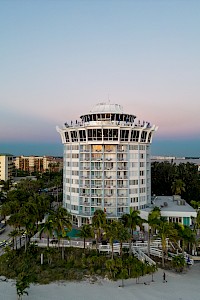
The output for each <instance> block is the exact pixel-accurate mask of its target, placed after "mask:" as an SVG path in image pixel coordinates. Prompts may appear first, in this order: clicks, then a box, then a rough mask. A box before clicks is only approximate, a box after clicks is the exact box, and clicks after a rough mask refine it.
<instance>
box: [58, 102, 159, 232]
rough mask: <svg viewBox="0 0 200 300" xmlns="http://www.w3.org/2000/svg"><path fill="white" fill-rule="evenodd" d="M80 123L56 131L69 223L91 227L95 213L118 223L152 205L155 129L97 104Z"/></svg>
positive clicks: (119, 110)
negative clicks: (62, 159)
mask: <svg viewBox="0 0 200 300" xmlns="http://www.w3.org/2000/svg"><path fill="white" fill-rule="evenodd" d="M80 118H81V122H78V121H76V122H75V123H73V122H71V123H70V124H69V125H68V124H67V123H65V126H64V127H63V128H62V129H60V128H58V127H57V131H58V132H59V133H60V135H61V139H62V143H63V144H64V161H63V205H64V207H65V208H67V210H68V211H69V212H70V213H71V214H72V216H73V223H74V224H76V225H78V226H82V224H85V223H88V222H90V219H91V218H92V216H93V214H94V212H95V210H97V209H102V210H104V211H105V213H106V215H107V217H108V218H119V217H121V216H122V215H123V214H125V213H129V212H130V208H131V207H132V209H135V210H138V209H142V208H144V207H145V206H146V205H147V203H149V202H150V201H151V162H150V144H151V142H152V136H153V132H154V131H155V130H156V129H157V128H156V127H155V125H153V126H151V125H150V123H149V122H145V121H143V122H140V121H138V122H136V116H135V115H132V114H128V113H124V111H123V108H122V106H120V105H118V104H105V103H99V104H97V105H96V106H95V107H94V108H93V109H92V110H91V111H90V112H89V113H88V114H86V115H82V116H81V117H80Z"/></svg>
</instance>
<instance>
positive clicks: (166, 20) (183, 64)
mask: <svg viewBox="0 0 200 300" xmlns="http://www.w3.org/2000/svg"><path fill="white" fill-rule="evenodd" d="M199 37H200V1H198V0H190V1H189V0H79V1H78V0H71V1H70V0H54V1H53V0H48V1H47V0H42V1H39V0H34V1H33V0H29V1H25V0H23V1H20V0H9V1H7V0H1V1H0V152H9V153H12V154H14V155H22V154H24V155H32V154H33V155H62V144H61V139H60V136H59V134H58V133H57V131H56V125H59V126H60V127H62V125H63V124H64V123H65V122H66V121H68V122H69V121H70V120H77V119H79V116H80V115H82V114H84V113H88V112H89V111H90V110H91V109H92V108H93V107H94V106H95V104H97V103H99V102H108V100H110V102H111V103H117V104H120V105H122V106H123V108H124V111H125V112H129V113H133V114H135V115H136V116H137V118H138V119H139V120H147V121H150V122H151V124H155V125H157V126H158V127H159V129H158V131H157V132H156V133H155V135H154V139H153V144H152V154H153V155H174V156H200V134H199V133H200V121H199V113H200V101H199V95H200V84H199V83H200V38H199Z"/></svg>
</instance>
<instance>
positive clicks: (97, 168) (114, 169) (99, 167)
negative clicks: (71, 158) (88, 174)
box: [82, 166, 128, 172]
mask: <svg viewBox="0 0 200 300" xmlns="http://www.w3.org/2000/svg"><path fill="white" fill-rule="evenodd" d="M82 167H83V168H82V170H83V169H84V170H91V171H95V170H97V171H98V170H105V171H112V170H113V171H114V172H115V171H116V168H113V167H106V166H104V168H103V166H93V167H90V166H82ZM127 169H128V168H127V166H118V167H117V170H127Z"/></svg>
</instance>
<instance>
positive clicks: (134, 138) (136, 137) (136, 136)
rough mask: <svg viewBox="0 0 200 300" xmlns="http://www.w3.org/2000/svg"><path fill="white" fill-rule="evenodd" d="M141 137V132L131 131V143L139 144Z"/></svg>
mask: <svg viewBox="0 0 200 300" xmlns="http://www.w3.org/2000/svg"><path fill="white" fill-rule="evenodd" d="M139 135H140V132H139V130H132V131H131V142H138V140H139Z"/></svg>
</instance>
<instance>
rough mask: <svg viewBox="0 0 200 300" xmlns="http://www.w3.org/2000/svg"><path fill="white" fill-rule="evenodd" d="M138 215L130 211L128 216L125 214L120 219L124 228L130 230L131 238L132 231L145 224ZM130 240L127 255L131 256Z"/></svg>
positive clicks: (136, 211)
mask: <svg viewBox="0 0 200 300" xmlns="http://www.w3.org/2000/svg"><path fill="white" fill-rule="evenodd" d="M139 214H140V212H139V211H138V210H132V209H131V210H130V213H129V214H125V215H123V216H122V217H121V220H122V223H123V224H124V226H125V227H126V228H129V230H130V234H131V238H132V236H133V231H134V230H136V228H137V226H139V227H140V228H141V227H142V224H143V223H144V222H145V220H143V219H142V218H141V217H140V216H139ZM131 238H130V239H129V255H131Z"/></svg>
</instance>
